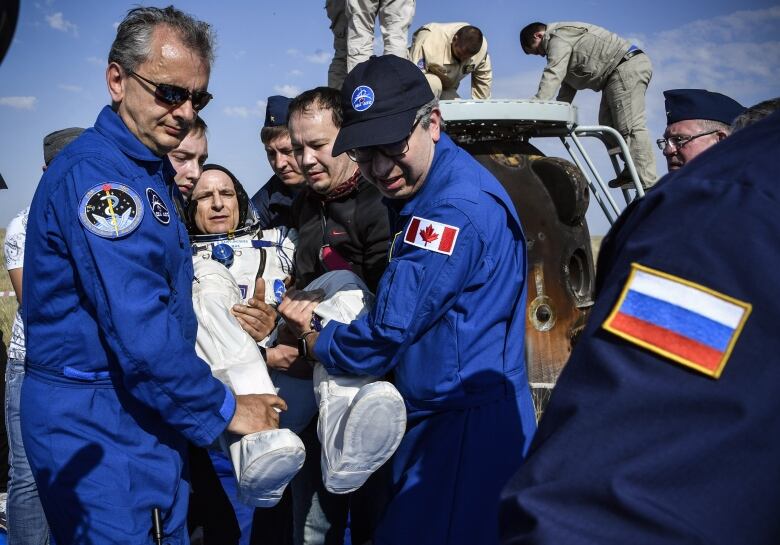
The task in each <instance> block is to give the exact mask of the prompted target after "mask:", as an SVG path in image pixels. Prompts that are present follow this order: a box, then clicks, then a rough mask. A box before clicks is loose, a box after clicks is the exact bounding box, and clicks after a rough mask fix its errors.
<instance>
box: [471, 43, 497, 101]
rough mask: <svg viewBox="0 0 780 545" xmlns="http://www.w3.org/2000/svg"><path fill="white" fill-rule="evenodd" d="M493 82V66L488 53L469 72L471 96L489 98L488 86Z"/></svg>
mask: <svg viewBox="0 0 780 545" xmlns="http://www.w3.org/2000/svg"><path fill="white" fill-rule="evenodd" d="M492 84H493V66H492V64H491V62H490V55H489V54H486V55H485V58H484V59H482V62H481V63H479V64H478V65H477V67H476V69H475V70H474V71H473V72H472V73H471V98H474V99H488V98H490V86H491V85H492Z"/></svg>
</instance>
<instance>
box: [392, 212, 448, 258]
mask: <svg viewBox="0 0 780 545" xmlns="http://www.w3.org/2000/svg"><path fill="white" fill-rule="evenodd" d="M459 231H460V229H458V228H457V227H453V226H452V225H447V224H446V223H439V222H437V221H431V220H427V219H424V218H418V217H417V216H413V217H412V221H410V222H409V226H408V227H407V228H406V233H404V242H406V243H407V244H411V245H412V246H417V247H418V248H423V249H425V250H431V251H433V252H439V253H440V254H447V255H452V250H454V249H455V241H456V240H457V238H458V232H459Z"/></svg>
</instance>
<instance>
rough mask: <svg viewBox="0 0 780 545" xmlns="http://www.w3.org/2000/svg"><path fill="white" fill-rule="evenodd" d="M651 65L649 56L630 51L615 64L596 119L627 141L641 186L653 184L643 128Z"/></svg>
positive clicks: (649, 150)
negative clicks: (631, 53)
mask: <svg viewBox="0 0 780 545" xmlns="http://www.w3.org/2000/svg"><path fill="white" fill-rule="evenodd" d="M652 76H653V67H652V65H651V64H650V57H648V56H647V55H645V54H639V55H634V56H633V57H631V58H630V59H628V60H627V61H625V62H624V63H622V64H620V65H618V67H617V68H616V69H615V71H614V72H612V74H611V75H610V76H609V78H607V83H606V85H605V86H604V88H603V89H602V90H601V106H600V107H599V123H600V124H601V125H607V126H610V127H612V128H614V129H615V130H617V131H618V132H619V133H620V134H621V135H622V136H623V138H624V139H625V140H626V144H628V151H629V152H630V153H631V157H632V158H633V159H634V165H635V166H636V170H637V174H638V175H639V180H640V181H641V182H642V185H643V186H644V187H645V188H648V187H650V186H652V185H653V184H655V181H656V168H655V155H654V154H653V147H652V144H651V142H650V133H649V131H648V130H647V113H646V111H645V93H646V92H647V85H648V84H649V83H650V78H651V77H652Z"/></svg>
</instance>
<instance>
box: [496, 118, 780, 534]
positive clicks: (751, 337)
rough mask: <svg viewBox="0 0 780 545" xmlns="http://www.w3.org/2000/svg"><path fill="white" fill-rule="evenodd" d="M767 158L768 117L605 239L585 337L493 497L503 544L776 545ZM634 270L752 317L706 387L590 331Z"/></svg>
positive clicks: (779, 461)
mask: <svg viewBox="0 0 780 545" xmlns="http://www.w3.org/2000/svg"><path fill="white" fill-rule="evenodd" d="M778 155H780V113H775V114H774V115H773V116H772V117H771V118H769V119H766V120H764V121H761V122H758V123H756V124H755V125H754V126H752V127H748V128H746V129H744V130H742V131H739V132H736V133H735V134H733V135H732V136H730V137H729V138H727V139H726V140H725V141H724V142H722V143H720V144H718V145H717V146H714V147H713V148H711V149H709V150H707V151H706V152H705V153H703V154H702V155H700V156H698V157H696V159H695V160H694V161H692V162H691V163H690V164H688V165H686V166H685V167H683V168H682V169H680V170H679V171H677V172H675V173H673V174H670V175H668V176H666V177H665V178H664V179H663V180H662V181H661V182H660V183H658V184H657V185H656V186H655V188H653V190H652V191H650V192H648V194H647V196H645V197H644V198H643V199H641V200H640V201H638V202H636V203H635V204H633V205H632V206H631V207H630V209H628V210H626V211H625V212H624V213H623V215H622V216H621V218H620V220H619V221H618V223H616V225H615V226H614V227H613V228H612V230H611V231H610V233H609V235H608V236H607V238H605V240H604V243H603V245H602V250H601V255H600V257H599V264H598V278H597V296H596V303H595V306H594V307H593V312H592V313H591V315H590V320H589V323H588V326H587V328H586V329H585V331H584V332H583V334H582V337H581V339H580V341H579V343H578V345H577V347H576V348H575V350H574V352H573V354H572V357H571V359H570V361H569V362H568V364H567V365H566V367H565V369H564V371H563V373H562V374H561V377H560V380H559V381H558V384H557V386H556V387H555V390H554V392H553V394H552V398H551V400H550V403H549V405H548V407H547V409H546V412H545V414H544V416H543V418H542V421H541V423H540V426H539V431H538V433H537V435H536V437H535V438H534V441H533V444H532V446H531V451H530V453H529V457H528V459H527V461H526V463H525V464H524V465H523V467H522V468H521V470H520V471H519V472H518V473H517V475H515V476H514V477H513V478H512V481H510V484H509V485H508V486H507V488H506V489H505V491H504V499H503V500H502V506H501V528H502V543H504V544H513V545H514V544H529V545H530V544H534V545H546V544H560V543H566V544H571V545H585V544H588V545H591V544H592V545H596V544H598V545H611V544H615V545H617V544H625V543H641V544H643V545H661V544H663V545H676V544H694V543H695V544H705V543H706V544H708V545H732V544H735V543H750V544H751V545H772V544H777V543H780V517H778V506H780V395H778V391H777V390H778V385H779V384H780V357H779V356H778V354H780V337H779V336H778V335H777V324H778V323H780V287H778V286H779V284H778V282H777V271H778V264H780V258H778V242H777V241H778V233H780V216H778V203H780V184H778V177H777V174H776V172H777V157H778ZM632 263H637V264H639V265H641V266H643V267H647V268H651V269H654V270H659V271H663V272H664V273H666V274H669V275H673V276H675V277H678V278H680V279H684V280H685V281H686V282H689V283H692V284H693V285H695V286H698V285H700V286H704V287H705V288H707V289H708V290H713V291H714V292H718V293H721V294H724V295H727V296H729V297H730V298H733V299H734V300H738V301H740V302H744V303H746V304H751V305H752V311H751V312H750V313H749V314H748V315H747V318H746V319H745V320H744V324H743V326H742V329H741V330H740V331H738V332H737V335H736V338H735V342H734V344H733V347H732V350H731V353H730V355H729V356H728V358H727V359H726V360H725V365H724V366H723V367H722V372H721V374H720V376H719V378H714V377H713V376H710V375H708V374H705V373H704V372H701V371H699V370H696V369H695V368H691V367H689V366H687V365H683V364H682V363H679V362H678V361H677V360H674V359H671V358H670V357H667V356H665V355H663V354H661V353H658V352H656V351H655V350H654V349H653V347H654V346H656V344H655V343H658V342H663V341H664V338H661V339H659V340H658V341H653V342H651V343H648V344H647V345H646V346H641V345H638V344H637V343H636V342H633V341H631V340H624V339H623V338H622V337H620V336H618V335H615V334H613V333H612V332H611V331H609V330H606V329H605V328H604V327H603V324H605V323H606V322H608V321H609V320H610V316H611V314H610V312H611V311H612V310H613V308H615V307H616V305H620V303H619V301H620V300H621V299H620V298H621V293H622V290H623V287H624V286H625V285H628V284H631V285H633V283H632V282H631V280H630V279H629V278H628V275H629V270H630V269H631V268H632ZM697 289H699V288H697ZM711 293H712V292H711V291H710V292H708V291H706V290H704V291H701V290H700V292H699V293H698V294H697V295H696V297H694V299H695V300H706V299H708V298H709V296H710V295H711ZM680 304H683V301H680ZM686 304H688V302H686ZM663 306H664V305H659V304H658V303H656V302H652V304H651V305H650V306H649V307H647V308H646V310H647V309H649V310H650V311H651V312H652V313H655V314H650V315H648V316H649V318H650V319H654V320H655V319H657V317H659V316H662V315H663V314H662V311H663ZM620 308H622V305H620ZM683 329H685V328H683ZM693 333H696V332H695V331H694V332H693ZM680 346H682V344H681V345H680Z"/></svg>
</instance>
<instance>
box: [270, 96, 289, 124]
mask: <svg viewBox="0 0 780 545" xmlns="http://www.w3.org/2000/svg"><path fill="white" fill-rule="evenodd" d="M290 102H292V99H291V98H287V97H283V96H281V95H273V96H270V97H268V103H267V104H266V106H265V123H263V127H280V126H284V125H287V109H288V108H289V107H290Z"/></svg>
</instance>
